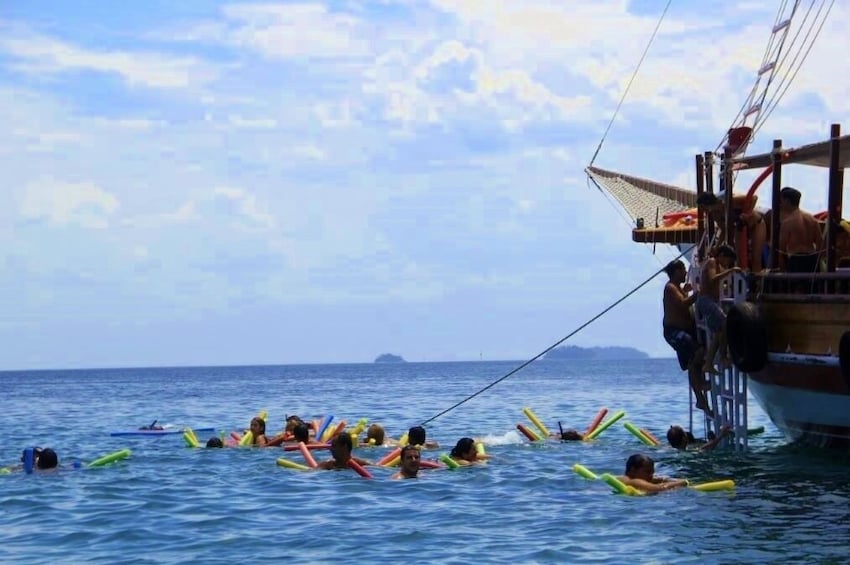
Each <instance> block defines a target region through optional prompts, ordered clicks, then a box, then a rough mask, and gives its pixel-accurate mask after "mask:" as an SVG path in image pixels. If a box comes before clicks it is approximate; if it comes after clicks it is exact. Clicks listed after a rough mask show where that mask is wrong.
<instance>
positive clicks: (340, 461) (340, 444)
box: [318, 434, 371, 470]
mask: <svg viewBox="0 0 850 565" xmlns="http://www.w3.org/2000/svg"><path fill="white" fill-rule="evenodd" d="M352 449H353V445H352V442H351V436H350V435H348V434H339V435H338V436H336V437H335V438H334V440H333V442H332V443H331V456H332V457H333V458H332V459H328V460H327V461H323V462H321V463H319V466H318V468H319V469H325V470H331V469H347V468H348V460H349V459H353V460H354V461H355V462H357V463H359V464H360V465H371V463H369V462H368V461H366V460H365V459H360V458H359V457H354V456H353V455H351V450H352Z"/></svg>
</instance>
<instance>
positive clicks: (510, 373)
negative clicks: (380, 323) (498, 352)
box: [420, 249, 689, 426]
mask: <svg viewBox="0 0 850 565" xmlns="http://www.w3.org/2000/svg"><path fill="white" fill-rule="evenodd" d="M688 251H689V250H687V249H686V250H685V251H682V252H681V253H679V255H678V256H677V257H676V259H680V258H682V257H684V256H685V254H686V253H688ZM676 259H673V260H674V261H675V260H676ZM663 271H664V267H661V268H660V269H658V270H657V271H655V272H654V273H652V275H651V276H650V277H649V278H647V279H646V280H644V281H643V282H642V283H640V284H639V285H637V286H636V287H634V288H633V289H632V290H630V291H629V292H627V293H626V294H624V295H623V296H621V297H620V298H618V299H617V300H616V301H615V302H614V303H613V304H611V305H610V306H608V307H607V308H605V309H604V310H602V311H601V312H599V313H598V314H596V315H595V316H594V317H592V318H591V319H589V320H588V321H586V322H585V323H583V324H582V325H580V326H579V327H577V328H576V329H574V330H573V331H571V332H570V333H569V334H567V335H566V336H564V337H562V338H561V339H559V340H558V341H556V342H555V343H553V344H552V345H550V346H549V347H547V348H546V349H544V350H543V351H541V352H540V353H538V354H537V355H535V356H534V357H532V358H531V359H529V360H528V361H525V362H524V363H522V364H521V365H519V366H518V367H515V368H514V369H511V370H510V371H508V373H507V374H505V375H504V376H502V377H500V378H498V379H497V380H495V381H493V382H492V383H490V384H488V385H487V386H485V387H484V388H482V389H481V390H479V391H478V392H475V393H473V394H471V395H469V396H467V397H466V398H464V399H463V400H461V401H460V402H457V403H455V404H454V405H452V406H450V407H449V408H446V409H445V410H443V411H442V412H440V413H439V414H437V415H436V416H431V417H430V418H428V419H427V420H425V421H424V422H422V423H421V424H420V426H425V425H426V424H429V423H430V422H433V421H434V420H436V419H437V418H439V417H440V416H444V415H445V414H448V413H449V412H451V411H452V410H454V409H455V408H457V407H458V406H461V405H462V404H465V403H467V402H469V401H470V400H472V399H473V398H475V397H476V396H478V395H479V394H481V393H483V392H485V391H487V390H490V389H491V388H493V387H494V386H496V385H497V384H499V383H500V382H502V381H504V380H505V379H507V378H508V377H510V376H513V375H515V374H516V373H518V372H519V371H521V370H522V369H524V368H526V367H528V366H529V365H531V364H532V363H533V362H535V361H537V360H538V359H540V358H541V357H543V356H544V355H546V354H547V353H549V352H550V351H552V350H553V349H555V348H556V347H558V346H559V345H561V344H562V343H564V342H565V341H567V340H568V339H570V338H571V337H573V336H574V335H576V334H577V333H579V332H580V331H581V330H583V329H584V328H586V327H587V326H589V325H590V324H592V323H593V322H595V321H596V320H598V319H599V318H601V317H602V316H604V315H605V314H607V313H608V312H609V311H610V310H612V309H613V308H615V307H616V306H618V305H619V304H620V303H621V302H623V301H624V300H626V299H627V298H628V297H630V296H631V295H633V294H634V293H636V292H637V291H638V290H640V289H641V288H643V287H644V286H646V285H647V284H649V282H650V281H652V279H654V278H655V277H657V276H658V275H659V274H661V272H663Z"/></svg>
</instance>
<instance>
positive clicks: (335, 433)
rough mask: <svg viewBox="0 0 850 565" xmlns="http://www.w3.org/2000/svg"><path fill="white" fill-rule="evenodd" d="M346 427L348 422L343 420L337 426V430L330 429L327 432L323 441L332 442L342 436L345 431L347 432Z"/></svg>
mask: <svg viewBox="0 0 850 565" xmlns="http://www.w3.org/2000/svg"><path fill="white" fill-rule="evenodd" d="M346 425H347V424H346V421H345V420H342V421H340V423H339V424H337V425H336V427H335V428H331V427H328V429H327V430H326V431H325V435H324V436H323V437H322V441H330V440H332V439H333V438H335V437H336V436H338V435H339V434H341V433H342V432H343V431H345V426H346Z"/></svg>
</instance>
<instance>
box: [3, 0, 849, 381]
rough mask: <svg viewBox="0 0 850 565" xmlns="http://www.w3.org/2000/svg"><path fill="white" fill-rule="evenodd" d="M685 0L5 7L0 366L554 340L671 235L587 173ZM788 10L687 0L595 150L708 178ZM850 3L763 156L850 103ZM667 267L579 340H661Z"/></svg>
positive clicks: (424, 349) (655, 344)
mask: <svg viewBox="0 0 850 565" xmlns="http://www.w3.org/2000/svg"><path fill="white" fill-rule="evenodd" d="M665 3H666V2H664V1H661V0H657V1H656V0H639V1H626V0H593V1H583V0H581V1H580V0H571V1H569V2H564V1H563V0H557V1H556V0H522V1H519V0H515V1H498V0H431V1H425V0H421V1H413V0H375V1H373V2H368V3H366V2H363V3H360V2H343V1H339V2H333V1H327V2H319V1H316V2H308V1H305V2H299V3H292V2H278V3H262V2H249V3H240V2H213V1H207V0H184V1H181V2H172V1H170V0H169V1H166V0H148V1H144V2H142V1H128V2H93V1H88V0H66V1H62V2H59V1H55V2H47V1H36V2H14V3H13V2H6V3H3V4H2V5H0V118H2V121H3V123H4V132H5V135H3V136H0V167H2V171H3V173H2V177H3V181H2V190H0V243H2V244H1V245H0V285H1V286H0V352H1V353H0V369H35V368H73V367H119V366H169V365H220V364H222V365H231V364H233V365H236V364H290V363H293V364H294V363H345V362H371V361H372V360H373V359H374V358H375V357H376V356H378V355H379V354H382V353H393V354H398V355H401V356H403V357H404V358H405V359H406V360H408V361H453V360H476V359H485V360H496V359H527V358H529V357H532V356H534V355H536V354H537V353H539V352H540V351H542V350H544V349H545V348H547V347H549V346H550V345H551V344H553V343H554V342H556V341H558V340H560V339H561V338H563V337H564V336H566V335H567V334H569V333H570V332H572V331H573V330H575V329H576V328H578V327H579V326H580V325H581V324H583V323H584V322H586V321H587V320H588V319H590V318H591V317H593V316H595V315H596V314H597V313H599V312H600V311H601V310H603V309H604V308H606V307H607V306H608V305H610V304H611V303H613V302H614V301H616V300H618V299H619V298H620V297H622V296H623V295H624V294H626V293H627V292H629V291H630V290H632V289H633V288H635V287H636V286H637V285H638V284H640V283H641V282H642V281H644V280H645V279H647V278H648V277H650V276H651V275H652V274H653V273H655V272H656V271H658V270H659V269H660V267H661V266H662V265H663V264H664V263H666V262H667V261H668V260H670V259H671V258H673V257H674V256H675V255H676V254H677V251H676V250H674V249H673V248H670V247H666V246H659V247H658V248H656V249H655V250H654V253H653V248H652V246H648V245H639V244H635V243H632V242H631V234H630V225H629V223H628V221H627V219H626V218H624V216H623V212H622V211H621V210H619V209H618V208H617V207H616V206H615V205H614V204H612V202H611V201H610V200H609V198H607V197H606V196H605V195H604V194H602V193H600V192H599V191H598V190H596V189H595V188H592V187H590V186H589V185H588V182H587V180H586V177H585V175H584V172H583V171H584V168H585V167H586V165H587V164H588V162H589V161H590V159H591V156H592V155H593V152H594V150H595V149H596V146H597V144H598V143H599V140H600V138H601V136H602V133H603V131H604V130H605V127H606V125H607V123H608V121H609V120H610V119H611V117H612V115H613V112H614V109H615V107H616V106H617V102H618V100H619V99H620V96H621V94H622V93H623V90H624V88H625V86H626V83H627V81H628V79H629V77H630V76H631V73H632V71H633V69H634V67H635V65H636V63H637V61H638V59H639V57H640V54H641V52H642V50H643V48H644V47H645V45H646V44H647V41H648V40H649V37H650V35H651V33H652V30H653V29H654V27H655V25H656V23H657V21H658V18H659V16H660V14H661V12H662V10H663V8H664V5H665ZM773 4H774V3H772V2H740V3H730V4H728V5H725V6H724V8H723V10H706V9H705V3H704V2H697V1H684V0H680V1H674V2H673V3H672V5H671V8H670V10H669V12H668V14H667V16H666V18H665V19H664V21H663V23H662V26H661V28H660V30H659V33H658V36H657V38H656V40H655V43H654V44H653V46H652V48H651V50H650V52H649V54H648V56H647V58H646V61H645V62H644V64H643V66H642V67H641V69H640V72H639V74H638V75H637V78H636V79H635V82H634V84H633V86H632V88H631V91H630V93H629V95H628V97H627V98H626V100H625V103H624V104H623V106H622V108H621V109H620V112H619V114H618V115H617V119H616V121H615V122H614V124H613V127H612V128H611V130H610V132H609V134H608V135H607V137H606V140H605V143H604V145H603V146H602V150H601V151H600V153H599V156H598V157H597V160H596V163H595V164H596V165H597V166H602V167H605V168H609V169H614V170H618V171H624V172H628V173H631V174H635V175H639V176H645V177H649V178H653V179H656V180H659V181H662V182H669V183H673V184H677V185H680V186H684V187H689V188H692V187H693V186H694V185H693V183H694V165H693V163H694V155H695V154H696V153H701V152H703V151H706V150H712V149H714V148H715V147H716V146H717V144H718V143H719V142H720V140H721V138H722V136H723V133H724V132H725V131H726V129H727V128H728V127H729V126H730V125H731V121H732V120H733V118H734V116H735V114H736V112H737V111H738V109H739V108H740V106H741V104H742V103H743V101H744V99H745V98H746V95H747V93H748V92H749V90H750V88H751V86H752V83H753V80H754V78H755V74H756V70H757V69H758V68H759V66H760V63H761V61H762V56H763V53H764V49H765V45H766V43H767V40H768V37H769V34H770V29H771V27H772V26H773V24H774V20H775V17H776V9H777V8H776V6H774V5H773ZM803 4H806V3H805V2H804V3H803ZM848 15H850V11H848V7H847V6H844V5H843V3H838V5H836V6H834V7H833V8H832V12H831V15H830V18H829V20H828V22H827V24H826V25H825V26H824V28H823V31H822V33H821V35H820V37H819V39H818V41H817V43H816V44H815V47H814V48H813V49H812V51H811V53H810V55H809V57H808V59H807V61H806V64H805V65H804V67H803V69H802V70H801V71H800V72H799V74H798V75H797V76H796V77H795V79H794V82H793V84H792V86H791V88H790V89H789V90H788V92H787V93H786V94H785V96H784V97H783V99H782V102H781V104H780V106H779V108H778V110H777V111H776V112H775V113H774V114H773V115H772V117H771V118H770V120H769V121H768V122H767V123H766V125H765V126H764V128H763V129H762V130H760V133H759V135H758V136H757V137H756V139H755V141H754V149H755V150H757V151H766V150H768V149H769V147H770V144H771V140H772V139H773V138H774V137H781V138H783V139H784V140H785V141H786V145H789V146H793V145H799V144H803V143H808V142H812V141H818V140H820V139H822V138H825V137H826V135H827V134H828V131H829V124H830V123H831V122H833V121H840V120H841V119H842V118H843V117H845V116H847V115H850V76H848V75H847V73H845V72H843V71H842V72H837V71H836V69H835V66H834V61H835V55H834V54H835V53H839V52H842V50H843V49H844V42H845V40H846V38H845V37H844V34H845V28H846V25H845V24H846V22H847V20H848ZM844 125H845V126H847V127H850V123H848V124H844ZM785 175H786V178H787V179H788V182H795V183H797V184H798V185H799V184H800V183H804V184H807V185H816V186H815V188H817V190H816V189H812V192H811V193H806V192H805V191H804V201H803V206H804V207H808V208H810V209H817V210H821V209H823V203H825V201H826V190H825V181H824V179H825V176H824V175H823V174H821V173H820V172H818V173H812V172H810V171H800V172H798V171H797V170H796V169H786V173H785ZM818 175H819V176H818ZM742 178H744V176H742ZM766 184H767V183H766ZM820 187H822V188H823V190H822V191H821V190H820V189H819V188H820ZM663 283H664V277H663V275H662V276H659V277H656V278H655V279H654V280H652V281H651V282H650V283H649V284H647V285H646V286H645V287H643V288H642V289H641V290H640V291H638V292H637V293H636V294H634V295H633V296H632V297H631V298H629V299H628V300H627V301H625V302H624V303H623V304H621V305H619V306H618V307H617V308H615V309H614V310H612V311H611V312H610V313H609V314H607V315H606V316H604V317H603V318H602V319H600V320H599V321H597V322H595V323H594V324H592V325H590V326H589V327H587V328H586V329H584V330H583V331H581V332H579V333H578V334H576V335H575V336H574V337H573V338H571V339H570V340H569V341H567V342H565V344H571V345H580V346H607V345H620V346H632V347H636V348H638V349H641V350H643V351H645V352H647V353H649V354H650V355H653V356H665V357H667V356H671V355H672V351H671V350H670V349H669V347H668V346H667V345H666V343H665V342H664V341H663V338H662V336H661V327H660V319H661V300H660V298H661V291H662V287H663Z"/></svg>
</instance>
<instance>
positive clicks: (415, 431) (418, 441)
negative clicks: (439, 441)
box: [407, 426, 426, 445]
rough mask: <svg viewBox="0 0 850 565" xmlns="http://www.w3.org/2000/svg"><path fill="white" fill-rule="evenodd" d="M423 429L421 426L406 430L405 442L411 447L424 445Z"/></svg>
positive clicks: (424, 435)
mask: <svg viewBox="0 0 850 565" xmlns="http://www.w3.org/2000/svg"><path fill="white" fill-rule="evenodd" d="M425 437H426V434H425V428H423V427H422V426H413V427H412V428H410V429H409V430H407V441H408V443H410V444H411V445H425Z"/></svg>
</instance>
